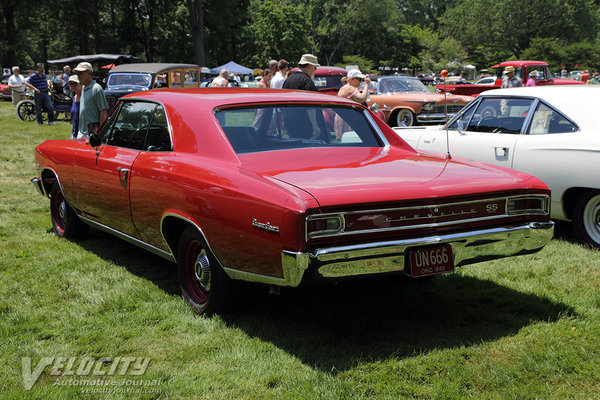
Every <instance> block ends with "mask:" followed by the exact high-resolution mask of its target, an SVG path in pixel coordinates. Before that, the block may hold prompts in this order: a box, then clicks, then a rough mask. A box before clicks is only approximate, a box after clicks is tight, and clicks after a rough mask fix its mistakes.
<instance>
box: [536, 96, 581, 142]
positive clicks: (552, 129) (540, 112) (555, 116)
mask: <svg viewBox="0 0 600 400" xmlns="http://www.w3.org/2000/svg"><path fill="white" fill-rule="evenodd" d="M576 130H577V126H576V125H574V124H573V123H572V122H571V121H569V120H568V119H566V118H565V117H563V116H562V115H561V114H560V113H558V111H556V110H553V109H552V108H550V107H548V106H547V105H545V104H544V103H539V104H538V106H537V109H536V110H535V113H534V114H533V118H532V120H531V127H530V128H529V134H530V135H543V134H547V133H568V132H575V131H576Z"/></svg>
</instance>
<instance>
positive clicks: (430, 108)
mask: <svg viewBox="0 0 600 400" xmlns="http://www.w3.org/2000/svg"><path fill="white" fill-rule="evenodd" d="M434 108H435V103H425V104H423V108H422V110H423V111H433V109H434Z"/></svg>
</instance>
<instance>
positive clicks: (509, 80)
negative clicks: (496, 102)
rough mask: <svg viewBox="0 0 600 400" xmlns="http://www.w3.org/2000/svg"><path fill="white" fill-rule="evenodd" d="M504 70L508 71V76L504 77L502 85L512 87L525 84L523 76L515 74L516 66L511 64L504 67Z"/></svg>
mask: <svg viewBox="0 0 600 400" xmlns="http://www.w3.org/2000/svg"><path fill="white" fill-rule="evenodd" d="M504 72H506V76H505V77H504V79H502V87H503V88H512V87H520V86H523V82H522V81H521V78H519V77H518V76H515V67H513V66H512V65H509V66H508V67H506V68H504Z"/></svg>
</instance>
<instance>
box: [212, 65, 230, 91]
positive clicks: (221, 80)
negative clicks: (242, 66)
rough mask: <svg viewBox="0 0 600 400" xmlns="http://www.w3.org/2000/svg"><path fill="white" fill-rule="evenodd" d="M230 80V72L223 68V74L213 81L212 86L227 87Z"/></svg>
mask: <svg viewBox="0 0 600 400" xmlns="http://www.w3.org/2000/svg"><path fill="white" fill-rule="evenodd" d="M228 78H229V71H227V70H226V69H225V68H223V69H222V70H221V73H220V74H219V76H217V77H216V78H215V79H213V81H212V84H211V86H212V87H227V84H228V83H229V82H228V80H227V79H228Z"/></svg>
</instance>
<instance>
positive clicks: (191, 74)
mask: <svg viewBox="0 0 600 400" xmlns="http://www.w3.org/2000/svg"><path fill="white" fill-rule="evenodd" d="M183 81H184V86H185V87H198V70H196V69H186V70H184V71H183Z"/></svg>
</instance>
